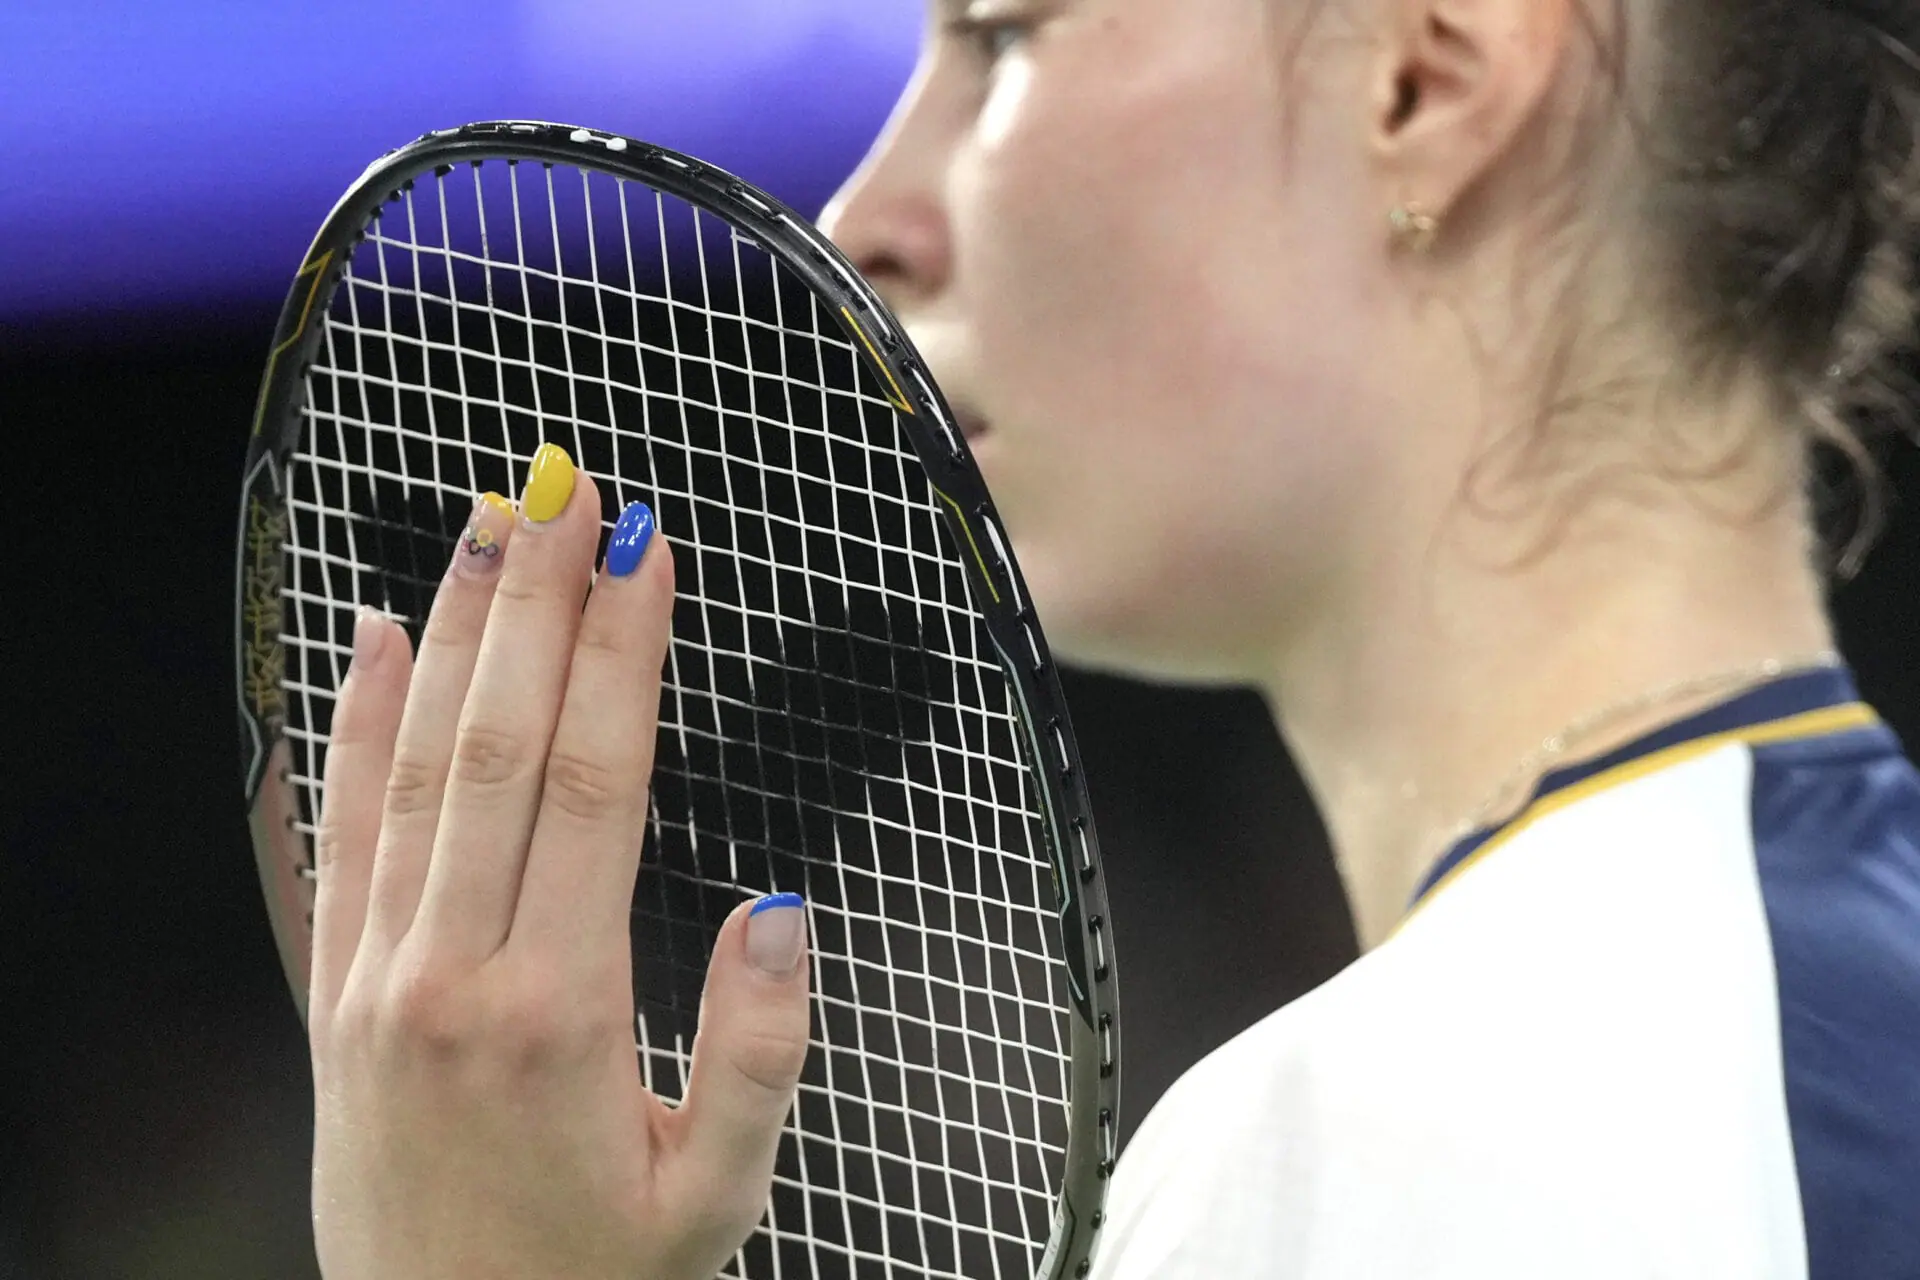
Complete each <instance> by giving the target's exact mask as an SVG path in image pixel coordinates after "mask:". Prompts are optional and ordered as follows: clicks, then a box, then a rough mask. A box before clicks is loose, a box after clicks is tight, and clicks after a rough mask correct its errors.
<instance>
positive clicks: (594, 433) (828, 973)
mask: <svg viewBox="0 0 1920 1280" xmlns="http://www.w3.org/2000/svg"><path fill="white" fill-rule="evenodd" d="M484 168H485V174H484V175H483V167H482V166H475V167H474V170H473V177H472V182H471V184H470V187H469V184H468V183H466V182H464V181H462V182H455V183H448V182H447V181H446V180H445V177H446V175H444V174H441V175H437V176H436V178H435V180H434V182H433V183H431V184H427V183H424V182H423V183H421V184H419V186H418V187H417V188H416V189H409V190H407V191H406V192H404V193H403V197H402V200H401V201H400V203H401V204H402V205H404V209H405V215H406V216H405V219H404V231H403V230H401V229H400V227H399V226H398V224H399V223H400V222H401V219H399V218H397V217H394V216H392V215H393V214H395V213H397V212H398V209H397V208H394V207H391V206H390V208H389V217H388V219H387V223H382V222H381V221H379V220H376V221H375V222H374V223H373V224H372V225H371V226H370V228H369V234H368V236H367V237H366V239H365V241H364V242H363V243H362V244H361V245H360V246H359V247H358V249H357V250H356V252H355V254H354V256H353V258H352V260H351V262H350V264H349V268H348V276H347V280H346V283H345V285H344V286H343V287H342V288H341V289H340V290H339V293H338V295H337V297H336V300H335V303H334V306H333V308H332V310H331V311H330V313H329V315H328V317H327V319H326V322H325V327H324V333H323V337H322V342H321V344H320V348H319V351H318V354H317V356H316V362H315V367H314V369H313V370H312V372H311V373H310V374H309V376H308V386H309V399H308V404H307V406H306V416H305V424H306V425H305V431H306V434H305V439H304V442H303V444H302V447H301V448H300V450H299V451H298V452H297V456H296V458H295V460H294V465H293V466H292V467H291V468H290V469H289V478H290V488H291V492H290V494H289V502H288V506H289V510H290V514H291V526H290V527H291V532H290V535H289V547H288V555H287V559H288V560H289V561H290V566H289V572H288V574H287V576H286V588H285V600H286V606H287V609H286V617H287V634H286V635H285V636H284V637H283V641H284V644H285V646H286V648H287V650H288V655H289V665H288V669H287V680H286V690H287V695H288V706H289V709H290V717H291V723H290V724H289V725H288V727H287V736H288V738H289V740H290V742H291V743H292V745H293V747H294V762H293V768H292V778H293V783H294V786H295V787H296V790H297V792H298V793H299V794H300V796H301V798H302V805H301V809H300V813H299V815H298V817H297V819H296V826H297V827H298V828H299V829H300V830H302V831H304V832H306V833H308V834H309V836H310V835H311V833H312V830H313V821H312V818H313V816H314V815H315V814H316V813H317V811H318V805H319V802H320V790H321V785H320V781H319V779H320V778H321V776H322V774H323V772H324V767H325V754H326V743H327V738H328V734H329V732H330V728H331V713H332V702H333V698H334V696H335V691H336V690H337V689H338V688H339V684H340V681H341V679H342V678H343V677H344V671H345V666H346V663H347V661H348V659H349V657H350V651H351V643H350V640H349V638H348V637H349V635H350V631H351V624H352V613H353V609H354V607H355V606H357V605H358V604H360V603H361V602H362V601H363V600H365V601H367V602H370V603H376V604H378V605H379V606H380V607H382V608H385V609H388V610H389V611H392V612H394V613H396V614H397V615H399V616H402V617H403V618H404V619H405V620H406V621H407V622H409V624H410V625H414V626H416V627H417V626H418V625H419V624H420V623H421V622H422V620H423V618H424V611H425V609H426V607H427V605H428V603H429V602H430V599H431V593H432V591H433V590H434V588H435V587H436V586H437V584H438V581H439V579H440V575H441V573H442V572H443V571H444V568H445V563H446V559H447V557H448V556H449V555H450V553H451V549H452V541H453V537H454V536H455V535H456V534H457V532H458V530H459V528H460V526H461V525H462V524H463V523H464V521H465V519H466V517H467V513H468V511H469V509H470V507H471V505H472V503H473V501H474V498H475V496H476V494H477V493H478V492H480V491H481V490H483V489H486V488H497V489H501V490H502V491H508V492H510V491H511V485H512V484H513V483H514V482H515V481H517V480H518V479H520V478H521V475H522V473H523V468H524V465H525V461H526V459H527V458H528V456H529V455H530V454H531V452H532V449H533V448H534V447H536V445H537V444H538V443H539V442H541V441H544V440H548V439H560V440H564V441H566V442H567V443H568V444H569V447H570V448H571V449H572V450H573V452H574V456H575V458H576V460H577V461H579V462H580V463H581V465H582V467H583V469H585V470H587V471H588V472H589V473H590V474H592V475H594V477H595V479H596V481H597V483H598V484H599V485H600V487H601V491H602V495H603V498H604V499H605V501H606V504H607V509H606V511H604V512H603V516H604V517H607V518H608V519H610V518H611V516H612V515H613V514H614V513H616V512H617V511H618V510H619V508H620V507H621V506H623V505H624V504H625V503H626V502H627V501H629V500H631V499H633V498H642V499H644V500H646V501H648V502H650V503H652V504H653V505H654V506H655V509H656V511H658V512H659V513H660V518H661V526H662V528H663V529H664V530H665V531H666V532H667V534H668V535H669V536H670V537H671V538H672V539H673V540H674V543H675V545H676V547H677V548H678V555H679V557H680V568H681V573H680V600H679V605H678V612H677V621H676V636H675V640H674V644H673V646H672V648H671V650H670V653H669V660H668V664H667V670H666V676H665V681H664V684H663V688H662V699H661V730H662V733H661V740H660V762H659V769H658V776H657V778H656V788H655V797H654V805H653V807H652V810H651V812H650V814H649V820H648V827H649V848H650V850H651V853H650V857H651V861H650V862H649V863H648V865H647V866H646V867H645V868H643V871H642V875H641V886H640V890H639V892H638V894H637V895H636V899H635V917H634V928H635V936H636V945H637V946H638V948H639V950H638V952H637V957H638V958H637V960H636V963H637V964H638V965H639V969H638V970H637V971H636V972H637V975H642V976H644V977H645V979H646V981H645V982H644V983H643V984H642V990H641V1001H640V1007H639V1008H638V1009H637V1011H636V1023H635V1032H636V1035H635V1041H636V1054H637V1061H638V1065H639V1068H640V1071H641V1073H642V1079H643V1080H644V1081H645V1082H646V1083H647V1085H648V1086H649V1087H650V1088H652V1089H654V1090H655V1091H656V1092H658V1093H659V1094H660V1095H661V1096H662V1097H663V1098H664V1099H666V1100H667V1101H668V1102H670V1103H673V1102H677V1100H678V1099H679V1098H680V1097H681V1096H683V1094H684V1090H685V1087H686V1080H687V1070H688V1066H689V1063H690V1054H691V1047H692V1045H691V1031H692V1029H693V1025H694V1024H693V1018H694V1015H695V1011H696V1006H697V993H698V980H699V976H700V972H701V971H702V970H703V969H704V965H705V959H706V955H705V951H704V947H705V946H707V945H710V943H711V937H712V933H713V931H714V930H715V929H716V928H717V925H718V922H719V919H720V916H721V915H722V914H723V913H724V911H725V909H726V907H727V906H728V905H729V904H730V903H732V902H737V901H739V900H740V899H741V898H742V897H743V896H749V895H757V894H759V893H764V892H769V891H775V890H787V889H797V890H801V891H804V892H805V893H806V894H807V896H808V903H809V907H808V910H809V922H810V927H811V930H812V936H813V938H814V940H815V953H816V954H815V960H814V963H815V985H814V992H813V1012H814V1024H815V1025H814V1033H815V1045H814V1048H813V1051H812V1053H811V1054H810V1060H809V1066H808V1069H807V1074H806V1077H805V1079H804V1080H803V1082H802V1087H801V1090H800V1094H799V1098H798V1101H797V1103H796V1106H795V1110H794V1113H793V1117H792V1121H791V1123H790V1126H789V1129H788V1132H787V1135H786V1138H785V1141H784V1143H783V1149H782V1156H781V1160H780V1164H779V1168H778V1170H777V1173H776V1178H775V1189H774V1195H773V1200H772V1203H771V1205H770V1207H769V1211H768V1215H767V1217H766V1219H765V1220H764V1222H763V1223H762V1225H761V1227H760V1228H759V1230H758V1231H756V1233H755V1236H754V1237H753V1238H752V1239H750V1240H749V1241H748V1243H747V1245H746V1247H745V1248H743V1249H742V1250H741V1252H740V1253H739V1254H738V1255H737V1256H736V1257H735V1258H734V1260H733V1262H732V1263H731V1265H730V1267H729V1269H728V1272H727V1274H729V1275H733V1276H738V1277H741V1280H748V1278H749V1277H752V1278H756V1280H757V1278H760V1277H772V1278H773V1280H780V1278H781V1277H784V1276H790V1275H808V1276H814V1275H838V1274H850V1275H866V1274H873V1275H884V1276H910V1277H920V1276H955V1277H958V1276H965V1277H968V1278H969V1280H978V1278H979V1277H982V1276H992V1277H994V1278H995V1280H1007V1278H1011V1277H1022V1276H1029V1275H1032V1274H1033V1270H1034V1267H1035V1266H1036V1264H1037V1262H1038V1259H1039V1256H1040V1253H1041V1251H1042V1250H1043V1248H1044V1246H1045V1244H1046V1242H1047V1233H1048V1231H1049V1229H1050V1226H1051V1221H1052V1216H1053V1209H1054V1204H1055V1201H1056V1199H1057V1195H1058V1191H1059V1176H1060V1172H1061V1170H1062V1168H1063V1165H1064V1157H1065V1145H1066V1135H1067V1116H1066V1102H1067V1087H1068V1079H1069V1067H1070V1062H1069V1059H1070V1051H1069V1047H1068V1042H1067V1038H1066V1035H1065V1032H1064V1022H1065V1008H1066V981H1065V971H1064V965H1063V962H1062V958H1061V954H1060V942H1059V939H1058V936H1057V919H1056V907H1055V904H1054V901H1053V897H1052V891H1051V887H1050V877H1051V863H1050V861H1049V859H1048V858H1047V857H1046V854H1045V846H1044V840H1043V835H1042V831H1043V828H1042V824H1041V816H1040V813H1039V810H1038V807H1037V806H1038V803H1039V802H1038V798H1037V794H1036V791H1035V788H1034V785H1033V780H1032V779H1031V778H1030V776H1029V773H1028V769H1027V765H1026V762H1025V759H1024V756H1023V753H1022V748H1021V745H1020V744H1021V734H1022V728H1021V725H1020V723H1019V720H1018V717H1017V715H1016V713H1015V710H1014V707H1013V705H1012V703H1011V701H1010V699H1009V695H1008V690H1007V687H1006V683H1005V676H1004V674H1003V672H1002V671H1001V668H1000V665H999V662H998V660H997V657H996V656H995V654H994V653H993V651H992V647H991V645H990V644H989V643H988V642H987V641H986V640H985V638H984V635H983V633H982V629H981V623H980V618H979V614H978V611H977V610H976V608H975V607H974V604H973V602H972V600H971V599H970V598H969V595H968V588H967V579H966V575H965V571H964V566H963V564H962V562H961V561H960V560H959V559H958V555H959V553H958V551H957V549H956V547H955V546H954V544H953V542H952V539H951V538H949V537H948V536H947V535H946V533H945V531H944V525H943V523H942V517H941V513H940V511H939V508H938V507H937V505H936V503H935V500H934V498H933V497H932V495H931V493H930V491H929V490H928V488H927V485H926V481H925V479H924V477H923V475H922V474H921V472H920V469H919V464H918V461H917V455H915V454H914V453H913V451H912V449H911V448H910V446H909V445H908V444H907V442H906V440H905V439H904V438H903V437H902V435H901V434H900V424H899V422H898V419H897V417H896V410H895V409H894V408H893V406H892V403H891V402H890V400H889V399H888V398H887V397H886V396H885V395H884V394H883V392H882V390H881V389H880V388H879V387H878V386H877V384H876V382H875V381H874V379H873V376H872V374H871V371H870V370H868V369H867V368H866V367H865V366H864V365H863V363H862V362H863V360H864V356H863V355H862V354H861V353H860V352H859V351H858V349H857V348H856V347H855V345H854V344H853V343H852V342H851V341H850V340H849V339H848V338H847V336H846V335H845V334H843V333H842V332H841V331H840V330H839V327H838V321H837V319H836V318H835V317H833V316H831V315H830V314H828V313H826V312H824V311H823V309H822V306H821V303H820V300H819V299H818V298H817V297H815V296H814V295H813V294H812V293H811V291H810V290H808V289H806V288H805V286H804V284H803V282H801V281H800V280H799V278H798V277H796V276H793V275H790V274H788V273H787V272H786V271H785V269H784V268H781V267H780V266H779V265H778V264H777V262H775V261H774V260H773V259H771V258H770V257H768V256H767V255H766V254H765V253H764V252H763V251H761V250H759V248H758V246H756V245H754V244H753V243H752V242H751V241H748V240H745V239H743V238H742V237H740V236H738V235H735V234H733V233H732V232H731V230H730V229H728V228H726V227H725V224H724V223H721V222H718V221H717V220H714V221H713V222H712V225H711V226H709V225H708V224H709V220H710V219H711V215H706V214H703V213H701V212H698V211H695V210H693V209H692V208H691V206H687V205H685V204H683V203H681V202H680V201H678V200H675V199H672V198H669V197H665V196H663V195H662V194H661V193H659V192H657V191H652V190H651V189H650V188H646V187H642V186H639V185H637V184H632V183H628V182H625V181H619V180H615V179H612V178H609V177H606V176H605V175H593V174H589V173H587V172H585V171H580V170H573V171H572V173H573V174H577V175H578V179H579V181H578V184H577V191H576V184H575V183H574V182H572V181H571V178H570V177H569V180H568V181H567V182H566V183H565V184H559V183H556V181H555V179H554V176H553V174H552V171H551V170H550V169H549V170H544V171H543V180H542V182H541V183H539V184H537V185H536V186H534V187H531V188H527V189H524V190H523V187H522V184H521V181H520V173H519V167H518V166H512V165H509V166H505V168H506V172H505V174H504V175H502V174H501V173H500V169H501V166H499V165H498V164H493V165H489V166H485V167H484ZM536 193H537V194H536ZM636 193H638V194H640V195H641V196H642V197H643V198H642V199H640V200H637V201H636V200H632V199H629V196H630V195H632V194H636ZM645 196H651V199H645V198H644V197H645ZM502 200H505V201H507V202H509V203H510V204H511V209H510V210H499V209H498V204H499V202H500V201H502ZM430 205H437V207H429V206H430ZM489 206H494V209H493V211H492V212H493V213H494V214H496V215H497V216H496V217H493V218H490V216H489V213H490V210H489ZM505 216H510V217H511V222H512V234H511V237H510V239H511V244H510V245H506V244H505V243H504V241H503V242H502V243H501V244H496V237H495V236H494V235H493V234H492V226H493V224H494V223H495V222H497V221H498V218H499V217H505ZM649 217H651V219H652V222H653V225H652V226H651V227H649V226H648V225H647V220H648V218H649ZM542 219H544V220H545V225H541V220H542ZM388 223H391V224H394V225H387V224H388ZM716 231H717V232H718V234H715V232H716ZM615 238H617V239H618V241H619V244H618V246H617V247H616V246H614V244H613V240H614V239H615ZM603 241H604V243H603ZM536 245H545V246H547V248H548V249H550V251H551V255H552V258H551V262H541V261H535V260H533V259H532V257H530V254H529V249H530V248H532V247H534V246H536ZM649 246H651V249H652V252H653V253H654V255H655V258H656V260H654V261H649V260H648V258H647V252H646V251H647V250H648V248H649ZM603 249H605V250H607V252H605V253H603ZM502 250H504V252H502ZM541 252H542V253H543V254H544V253H545V252H546V250H542V251H541ZM676 268H678V269H676ZM687 268H691V270H690V271H689V270H688V269H687ZM728 272H731V273H732V279H731V281H730V282H728V281H725V280H724V277H725V276H726V274H727V273H728ZM496 273H505V276H504V279H505V281H506V282H507V288H506V289H505V290H504V291H503V290H502V289H500V288H497V287H496ZM723 286H724V287H723ZM436 402H439V403H436ZM875 716H877V717H879V718H878V719H877V720H876V719H874V718H873V717H875ZM703 939H704V941H703Z"/></svg>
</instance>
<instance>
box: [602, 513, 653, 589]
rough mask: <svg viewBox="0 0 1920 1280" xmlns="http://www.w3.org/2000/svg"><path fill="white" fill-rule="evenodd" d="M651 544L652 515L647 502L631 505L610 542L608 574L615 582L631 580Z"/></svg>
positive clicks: (617, 525)
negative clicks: (614, 578) (616, 579)
mask: <svg viewBox="0 0 1920 1280" xmlns="http://www.w3.org/2000/svg"><path fill="white" fill-rule="evenodd" d="M652 541H653V512H652V511H651V510H650V509H649V508H648V506H647V504H646V503H644V502H630V503H628V504H627V509H626V510H625V511H622V512H621V513H620V519H619V520H618V521H617V522H616V523H615V524H614V526H613V537H612V538H611V539H609V540H608V542H607V572H608V573H610V574H612V575H613V576H614V577H616V578H630V577H632V576H633V571H634V570H635V569H638V568H639V567H640V561H641V559H642V558H643V557H645V556H646V554H647V544H648V543H649V542H652Z"/></svg>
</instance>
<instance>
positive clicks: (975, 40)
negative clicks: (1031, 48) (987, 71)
mask: <svg viewBox="0 0 1920 1280" xmlns="http://www.w3.org/2000/svg"><path fill="white" fill-rule="evenodd" d="M951 30H952V32H953V34H954V35H955V36H956V37H957V38H958V39H960V40H961V41H962V42H964V43H965V44H966V45H967V46H968V47H969V48H971V49H972V50H973V51H974V52H975V53H977V54H979V55H980V58H981V61H983V62H984V63H986V65H987V66H989V67H992V66H997V65H998V64H999V63H1000V60H1001V59H1002V58H1004V57H1006V56H1007V54H1009V53H1011V52H1012V51H1013V50H1014V49H1015V48H1017V47H1018V46H1019V45H1021V44H1023V43H1025V42H1026V40H1027V38H1028V37H1029V36H1030V35H1032V34H1033V22H1032V20H1031V19H1027V18H960V19H957V20H956V21H955V22H953V23H952V25H951ZM1005 37H1012V40H1011V42H1010V43H1007V44H1003V43H1001V41H1002V39H1003V38H1005Z"/></svg>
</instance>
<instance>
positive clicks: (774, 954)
mask: <svg viewBox="0 0 1920 1280" xmlns="http://www.w3.org/2000/svg"><path fill="white" fill-rule="evenodd" d="M806 905H807V900H806V899H805V898H803V897H801V896H800V895H799V894H797V893H776V894H774V895H773V896H772V897H770V898H762V899H760V901H758V902H756V903H754V904H753V910H752V911H750V912H748V913H747V959H748V960H750V961H752V963H753V967H754V968H756V969H758V970H760V971H761V972H762V973H766V974H771V975H772V976H773V977H776V978H784V977H786V976H787V975H788V974H790V973H792V972H793V971H794V969H796V968H797V967H799V964H800V953H801V952H802V951H804V950H805V949H806V945H807V912H806Z"/></svg>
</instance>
